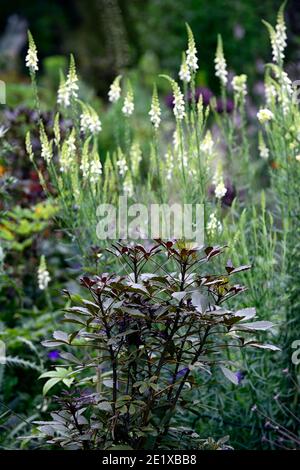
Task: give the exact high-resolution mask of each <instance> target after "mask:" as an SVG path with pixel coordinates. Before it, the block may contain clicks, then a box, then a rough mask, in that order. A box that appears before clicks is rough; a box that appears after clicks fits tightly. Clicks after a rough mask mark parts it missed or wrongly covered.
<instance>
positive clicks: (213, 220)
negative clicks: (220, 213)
mask: <svg viewBox="0 0 300 470" xmlns="http://www.w3.org/2000/svg"><path fill="white" fill-rule="evenodd" d="M206 229H207V232H208V234H209V235H211V236H213V235H215V234H216V233H220V232H221V231H222V224H221V222H220V221H219V220H218V219H217V217H216V214H215V213H214V212H213V213H212V214H210V216H209V221H208V222H207V226H206Z"/></svg>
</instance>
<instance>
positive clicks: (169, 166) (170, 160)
mask: <svg viewBox="0 0 300 470" xmlns="http://www.w3.org/2000/svg"><path fill="white" fill-rule="evenodd" d="M165 158H166V170H167V173H166V178H167V180H168V181H170V180H171V179H172V178H173V171H174V157H173V155H172V153H171V152H170V150H168V152H167V153H166V154H165Z"/></svg>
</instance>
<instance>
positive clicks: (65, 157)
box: [60, 129, 76, 173]
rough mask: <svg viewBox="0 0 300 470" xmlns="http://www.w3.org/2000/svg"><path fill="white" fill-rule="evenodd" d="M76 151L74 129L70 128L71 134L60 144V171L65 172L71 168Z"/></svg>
mask: <svg viewBox="0 0 300 470" xmlns="http://www.w3.org/2000/svg"><path fill="white" fill-rule="evenodd" d="M75 152H76V143H75V131H74V129H72V132H71V134H70V135H69V137H68V138H67V139H66V140H65V142H64V143H63V145H62V149H61V154H60V171H61V172H62V173H65V172H67V171H68V170H69V169H70V168H72V165H73V162H74V158H75Z"/></svg>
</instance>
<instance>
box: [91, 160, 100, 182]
mask: <svg viewBox="0 0 300 470" xmlns="http://www.w3.org/2000/svg"><path fill="white" fill-rule="evenodd" d="M101 174H102V165H101V162H100V159H99V156H98V158H95V159H94V160H93V161H92V162H91V166H90V182H91V183H97V181H98V180H99V176H100V175H101Z"/></svg>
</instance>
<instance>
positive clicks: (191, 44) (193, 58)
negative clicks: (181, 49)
mask: <svg viewBox="0 0 300 470" xmlns="http://www.w3.org/2000/svg"><path fill="white" fill-rule="evenodd" d="M186 27H187V32H188V48H187V50H186V64H187V66H188V68H189V69H190V70H191V71H192V72H195V71H196V70H197V69H198V59H197V49H196V45H195V40H194V36H193V33H192V30H191V28H190V27H189V25H188V24H187V25H186ZM180 79H181V80H183V79H182V78H181V77H180Z"/></svg>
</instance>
